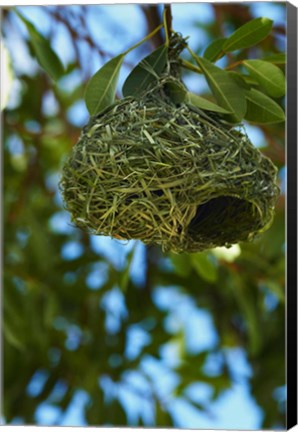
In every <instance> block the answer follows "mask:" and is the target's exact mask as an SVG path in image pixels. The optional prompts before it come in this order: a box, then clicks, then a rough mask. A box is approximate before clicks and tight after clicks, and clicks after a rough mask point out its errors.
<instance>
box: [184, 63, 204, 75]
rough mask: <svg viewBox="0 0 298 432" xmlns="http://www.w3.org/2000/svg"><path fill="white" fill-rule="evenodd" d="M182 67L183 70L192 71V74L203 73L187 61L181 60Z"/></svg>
mask: <svg viewBox="0 0 298 432" xmlns="http://www.w3.org/2000/svg"><path fill="white" fill-rule="evenodd" d="M182 66H183V67H184V68H185V69H188V70H191V71H193V72H197V73H199V74H201V73H203V72H202V71H201V69H200V68H198V67H197V66H195V65H193V64H192V63H190V62H189V61H187V60H183V59H182Z"/></svg>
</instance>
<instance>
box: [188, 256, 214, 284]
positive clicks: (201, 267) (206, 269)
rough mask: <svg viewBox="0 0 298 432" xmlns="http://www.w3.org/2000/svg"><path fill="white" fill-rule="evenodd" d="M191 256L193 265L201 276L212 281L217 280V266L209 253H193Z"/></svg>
mask: <svg viewBox="0 0 298 432" xmlns="http://www.w3.org/2000/svg"><path fill="white" fill-rule="evenodd" d="M190 257H191V262H192V265H193V267H194V269H195V270H196V272H197V273H198V275H199V276H201V277H202V278H203V279H205V280H206V281H207V282H210V283H213V282H215V281H216V280H217V267H216V266H215V265H214V264H213V263H212V262H211V261H210V259H209V256H208V255H207V254H205V253H202V252H199V253H196V254H191V255H190Z"/></svg>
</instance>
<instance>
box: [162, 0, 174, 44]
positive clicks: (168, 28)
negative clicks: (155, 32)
mask: <svg viewBox="0 0 298 432" xmlns="http://www.w3.org/2000/svg"><path fill="white" fill-rule="evenodd" d="M163 23H164V29H165V36H166V46H169V41H170V37H171V33H172V10H171V5H170V4H165V5H164V10H163Z"/></svg>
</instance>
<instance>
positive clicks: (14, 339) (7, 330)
mask: <svg viewBox="0 0 298 432" xmlns="http://www.w3.org/2000/svg"><path fill="white" fill-rule="evenodd" d="M3 334H4V337H5V339H6V340H7V341H8V342H9V343H10V344H11V345H12V346H13V347H15V348H17V349H18V350H21V351H24V350H25V345H24V344H23V342H22V341H21V340H20V339H19V338H18V335H17V332H16V331H15V329H14V328H13V326H11V325H9V323H8V322H7V321H4V323H3Z"/></svg>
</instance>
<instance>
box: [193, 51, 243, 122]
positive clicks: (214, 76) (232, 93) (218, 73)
mask: <svg viewBox="0 0 298 432" xmlns="http://www.w3.org/2000/svg"><path fill="white" fill-rule="evenodd" d="M195 59H196V62H197V63H198V65H199V66H200V68H201V69H202V71H203V73H204V75H205V77H206V79H207V81H208V84H209V86H210V88H211V90H212V93H213V94H214V96H215V98H216V100H217V102H218V104H219V105H220V106H221V107H222V108H225V109H226V110H227V111H229V112H231V113H232V115H231V119H232V120H233V121H234V120H235V121H241V120H242V118H243V116H244V114H245V112H246V101H245V95H244V90H243V89H242V88H241V87H240V86H239V85H238V84H237V83H236V82H235V81H234V80H233V79H232V78H231V76H230V75H229V73H228V72H227V71H224V70H222V69H220V68H219V67H217V66H215V65H214V64H212V63H211V62H209V60H206V59H204V58H203V57H198V56H196V57H195Z"/></svg>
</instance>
